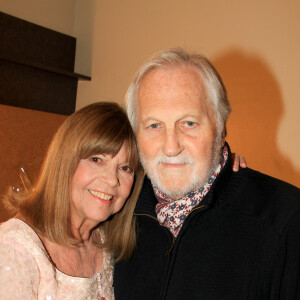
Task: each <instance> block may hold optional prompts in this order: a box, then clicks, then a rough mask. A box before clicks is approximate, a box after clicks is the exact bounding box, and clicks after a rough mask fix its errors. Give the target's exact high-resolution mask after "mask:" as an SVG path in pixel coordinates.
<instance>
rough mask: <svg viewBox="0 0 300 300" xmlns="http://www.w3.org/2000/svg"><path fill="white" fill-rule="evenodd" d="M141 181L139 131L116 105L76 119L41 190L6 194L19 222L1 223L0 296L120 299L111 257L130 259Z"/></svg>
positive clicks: (67, 126) (46, 169)
mask: <svg viewBox="0 0 300 300" xmlns="http://www.w3.org/2000/svg"><path fill="white" fill-rule="evenodd" d="M142 179H143V171H142V169H141V167H140V165H139V162H138V153H137V149H136V143H135V137H134V133H133V131H132V129H131V127H130V124H129V121H128V119H127V116H126V114H125V112H124V111H123V110H122V109H121V108H120V107H119V106H118V105H117V104H114V103H95V104H92V105H89V106H87V107H85V108H83V109H81V110H79V111H77V112H76V113H74V114H73V115H71V116H70V117H69V118H68V119H67V120H66V121H65V122H64V123H63V125H62V126H61V127H60V129H59V130H58V131H57V133H56V135H55V136H54V138H53V141H52V143H51V145H50V147H49V150H48V153H47V156H46V159H45V161H44V164H43V167H42V171H41V174H40V176H39V179H38V181H37V183H36V184H35V186H34V187H33V188H32V189H30V190H27V191H24V192H22V193H21V192H19V193H15V192H14V190H13V189H11V190H10V191H9V192H8V194H7V195H6V198H5V202H6V204H7V205H8V206H9V207H10V209H11V211H12V212H14V213H15V217H14V218H12V219H10V220H8V221H7V222H5V223H3V224H2V225H1V226H0V244H1V247H0V295H1V299H51V300H52V299H114V294H113V288H112V272H113V259H112V254H113V255H114V258H115V260H121V259H128V258H129V257H130V255H131V254H132V251H133V248H134V245H135V219H134V217H133V210H134V207H135V204H136V200H137V196H138V193H139V190H140V187H141V182H142ZM134 181H135V184H134V187H133V188H132V186H133V183H134ZM127 198H128V199H127ZM126 199H127V201H126ZM123 206H124V207H123ZM122 207H123V208H122Z"/></svg>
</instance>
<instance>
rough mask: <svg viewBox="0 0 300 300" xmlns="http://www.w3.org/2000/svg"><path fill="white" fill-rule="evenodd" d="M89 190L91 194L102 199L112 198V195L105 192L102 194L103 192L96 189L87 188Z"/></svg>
mask: <svg viewBox="0 0 300 300" xmlns="http://www.w3.org/2000/svg"><path fill="white" fill-rule="evenodd" d="M89 192H90V193H91V194H92V195H94V196H95V197H97V198H101V199H103V200H111V199H112V198H113V196H112V195H107V194H104V193H101V192H96V191H93V190H89Z"/></svg>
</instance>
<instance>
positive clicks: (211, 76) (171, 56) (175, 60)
mask: <svg viewBox="0 0 300 300" xmlns="http://www.w3.org/2000/svg"><path fill="white" fill-rule="evenodd" d="M180 65H187V66H188V65H190V66H194V67H196V68H197V69H198V70H199V74H200V76H201V78H202V80H203V82H204V84H205V88H206V94H207V97H208V99H209V101H210V102H211V103H212V107H213V109H214V112H215V118H216V126H217V133H218V136H221V135H222V134H224V136H225V135H226V122H227V119H228V116H229V114H230V111H231V107H230V104H229V101H228V99H227V94H226V90H225V87H224V84H223V82H222V79H221V77H220V75H219V74H218V72H217V71H216V69H215V68H214V66H213V65H212V64H211V63H210V61H209V60H208V59H207V58H205V57H204V56H202V55H199V54H189V53H187V52H186V51H185V50H184V49H182V48H171V49H167V50H163V51H160V52H158V53H157V54H156V55H154V56H153V57H152V58H150V59H149V60H148V61H146V62H145V63H144V64H143V65H142V66H141V67H140V69H139V70H138V71H137V73H136V74H135V77H134V79H133V81H132V82H131V84H130V86H129V88H128V90H127V93H126V96H125V101H126V110H127V114H128V118H129V120H130V123H131V125H132V127H133V129H134V131H136V123H137V110H138V101H137V100H138V99H137V95H138V91H139V88H140V84H141V82H142V80H143V78H144V77H145V75H146V74H148V73H149V72H150V71H152V70H154V69H158V68H165V67H168V66H180Z"/></svg>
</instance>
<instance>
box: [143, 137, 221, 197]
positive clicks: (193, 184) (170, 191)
mask: <svg viewBox="0 0 300 300" xmlns="http://www.w3.org/2000/svg"><path fill="white" fill-rule="evenodd" d="M220 154H221V143H220V138H219V137H218V136H217V137H216V139H215V141H214V144H213V147H212V151H211V157H210V159H211V161H210V163H209V165H208V169H207V171H206V172H205V174H196V169H195V162H194V159H193V157H191V156H190V155H185V154H179V155H178V156H172V157H168V156H166V155H164V154H161V155H159V156H157V157H156V158H155V159H154V160H151V162H149V160H147V159H146V158H145V157H143V155H142V154H141V153H140V151H139V155H140V159H141V163H142V166H143V168H144V170H145V171H146V173H147V176H148V178H149V179H150V180H151V183H152V184H153V185H155V186H156V187H158V188H159V190H161V191H162V192H163V193H164V194H166V195H168V196H169V197H171V198H172V199H177V198H182V197H184V196H185V195H187V194H189V193H190V192H192V191H195V190H196V189H200V188H201V187H203V186H204V185H205V184H206V182H207V181H208V179H209V178H210V176H211V175H212V174H213V173H214V171H215V170H216V169H217V167H218V164H219V161H220ZM160 163H173V164H190V165H191V166H192V174H191V176H190V179H189V180H188V182H185V183H182V184H177V186H172V187H171V188H168V187H166V186H164V185H163V184H162V182H161V179H160V175H159V174H158V172H157V169H158V166H159V164H160ZM168 176H169V179H172V178H170V177H171V176H172V175H171V176H170V175H168ZM179 181H180V180H179V179H178V175H176V172H175V174H174V182H179Z"/></svg>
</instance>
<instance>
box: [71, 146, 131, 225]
mask: <svg viewBox="0 0 300 300" xmlns="http://www.w3.org/2000/svg"><path fill="white" fill-rule="evenodd" d="M125 150H126V148H125V145H123V146H122V147H121V149H120V151H119V152H118V153H117V155H116V156H115V157H112V156H111V155H109V154H97V155H93V156H91V157H89V158H87V159H81V160H80V161H79V163H78V166H77V169H76V171H75V173H74V176H73V179H72V185H71V200H72V201H71V218H72V220H73V221H75V222H83V221H90V222H91V223H92V224H94V225H97V224H98V223H100V222H103V221H105V220H106V219H107V218H108V217H109V216H111V215H112V214H115V213H117V212H118V211H119V210H120V209H121V208H122V206H123V205H124V203H125V201H126V199H127V197H128V196H129V194H130V191H131V187H132V184H133V179H134V173H133V170H132V168H131V166H130V165H129V162H128V158H127V155H126V151H125Z"/></svg>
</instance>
